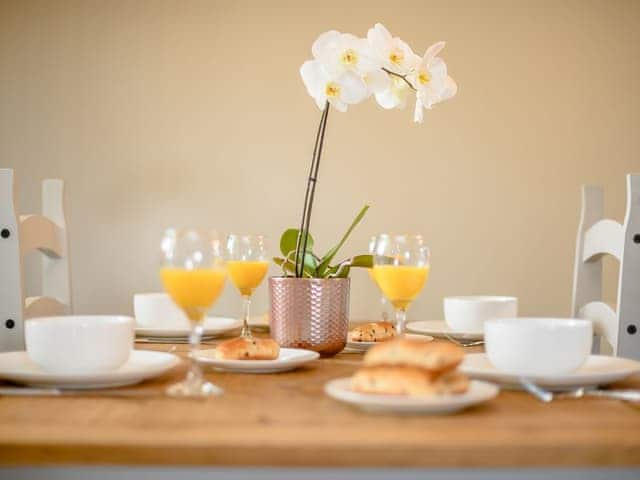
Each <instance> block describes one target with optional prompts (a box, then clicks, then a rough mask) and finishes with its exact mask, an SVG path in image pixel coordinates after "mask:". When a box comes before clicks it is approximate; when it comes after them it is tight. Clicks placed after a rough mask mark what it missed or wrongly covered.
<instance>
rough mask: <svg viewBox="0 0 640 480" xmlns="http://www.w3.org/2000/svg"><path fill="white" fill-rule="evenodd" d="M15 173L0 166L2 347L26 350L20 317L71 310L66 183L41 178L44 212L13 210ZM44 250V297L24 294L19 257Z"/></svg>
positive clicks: (0, 339) (0, 335) (68, 311)
mask: <svg viewBox="0 0 640 480" xmlns="http://www.w3.org/2000/svg"><path fill="white" fill-rule="evenodd" d="M16 210H17V209H16V202H15V190H14V176H13V170H11V169H0V265H1V266H2V267H1V268H0V351H10V350H22V349H24V320H26V319H27V318H32V317H37V316H44V315H61V314H68V313H71V310H72V305H71V275H70V271H69V250H68V242H67V227H66V222H65V216H64V183H63V182H62V180H54V179H49V180H44V181H43V182H42V215H18V214H17V213H16ZM32 250H39V251H40V252H42V254H43V255H42V296H38V297H30V298H24V295H23V286H24V275H23V269H22V263H23V262H22V259H23V257H24V255H25V254H26V253H27V252H30V251H32Z"/></svg>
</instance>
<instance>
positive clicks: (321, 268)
mask: <svg viewBox="0 0 640 480" xmlns="http://www.w3.org/2000/svg"><path fill="white" fill-rule="evenodd" d="M367 210H369V205H365V206H364V207H362V210H360V213H358V215H357V216H356V218H355V219H354V220H353V222H352V223H351V226H350V227H349V229H348V230H347V232H346V233H345V234H344V235H343V236H342V239H341V240H340V242H339V243H338V244H337V245H336V246H334V247H333V248H331V249H330V250H329V251H328V252H327V253H326V254H325V255H324V257H322V259H321V260H320V265H318V268H317V269H316V270H317V272H318V274H319V276H323V275H324V272H325V270H327V268H329V264H330V263H331V260H333V257H335V256H336V254H337V253H338V250H340V249H341V248H342V246H343V245H344V244H345V242H346V241H347V239H348V238H349V235H351V232H353V229H354V228H356V227H357V226H358V224H359V223H360V221H361V220H362V218H363V217H364V216H365V214H366V213H367Z"/></svg>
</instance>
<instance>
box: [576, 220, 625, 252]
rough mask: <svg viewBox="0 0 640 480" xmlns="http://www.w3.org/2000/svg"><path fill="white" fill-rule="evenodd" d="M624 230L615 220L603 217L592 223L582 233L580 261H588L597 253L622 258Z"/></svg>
mask: <svg viewBox="0 0 640 480" xmlns="http://www.w3.org/2000/svg"><path fill="white" fill-rule="evenodd" d="M623 242H624V231H623V229H622V225H620V224H619V223H618V222H616V221H615V220H609V219H608V218H607V219H604V220H600V221H599V222H596V223H594V224H593V225H592V226H591V227H590V228H589V230H587V231H586V232H585V234H584V250H583V252H582V261H583V262H589V261H591V260H593V259H595V257H597V256H598V255H605V254H609V255H611V256H613V257H615V258H616V259H618V261H619V260H621V259H622V245H623Z"/></svg>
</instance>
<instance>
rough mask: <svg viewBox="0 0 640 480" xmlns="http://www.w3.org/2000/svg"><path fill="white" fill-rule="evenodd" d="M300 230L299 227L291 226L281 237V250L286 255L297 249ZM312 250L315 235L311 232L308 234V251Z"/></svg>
mask: <svg viewBox="0 0 640 480" xmlns="http://www.w3.org/2000/svg"><path fill="white" fill-rule="evenodd" d="M299 231H300V230H298V229H297V228H289V229H287V230H285V231H284V233H283V234H282V236H281V237H280V252H281V253H282V255H283V256H284V257H286V256H287V255H289V253H290V252H292V251H295V249H296V244H297V243H298V232H299ZM311 250H313V237H312V236H311V234H309V235H307V251H308V252H310V251H311Z"/></svg>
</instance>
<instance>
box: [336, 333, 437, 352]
mask: <svg viewBox="0 0 640 480" xmlns="http://www.w3.org/2000/svg"><path fill="white" fill-rule="evenodd" d="M404 336H405V337H407V338H417V339H418V340H424V341H425V342H430V341H432V340H433V337H431V336H429V335H413V334H411V333H405V335H404ZM389 340H391V339H389ZM389 340H385V341H386V342H388V341H389ZM381 343H384V342H353V341H351V340H349V341H347V345H346V346H345V347H344V350H343V352H345V353H361V352H366V351H367V350H369V349H370V348H371V347H373V346H374V345H379V344H381Z"/></svg>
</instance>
